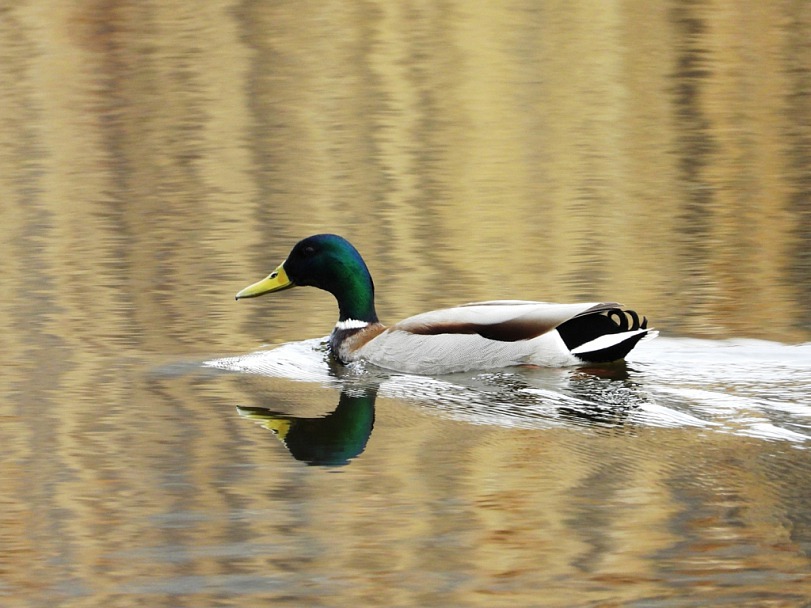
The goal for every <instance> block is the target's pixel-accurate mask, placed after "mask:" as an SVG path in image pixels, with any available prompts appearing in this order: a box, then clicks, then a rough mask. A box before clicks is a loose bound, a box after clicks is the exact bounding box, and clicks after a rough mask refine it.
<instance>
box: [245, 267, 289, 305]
mask: <svg viewBox="0 0 811 608" xmlns="http://www.w3.org/2000/svg"><path fill="white" fill-rule="evenodd" d="M291 287H295V284H294V283H293V281H291V280H290V278H289V277H288V276H287V273H286V272H285V271H284V264H280V265H279V267H278V268H276V270H274V271H273V272H271V273H270V274H269V275H268V276H266V277H265V278H264V279H262V280H261V281H257V282H256V283H254V284H253V285H248V286H247V287H246V288H245V289H243V290H242V291H240V292H239V293H238V294H237V297H236V299H237V300H241V299H242V298H255V297H256V296H261V295H263V294H266V293H272V292H274V291H281V290H282V289H289V288H291Z"/></svg>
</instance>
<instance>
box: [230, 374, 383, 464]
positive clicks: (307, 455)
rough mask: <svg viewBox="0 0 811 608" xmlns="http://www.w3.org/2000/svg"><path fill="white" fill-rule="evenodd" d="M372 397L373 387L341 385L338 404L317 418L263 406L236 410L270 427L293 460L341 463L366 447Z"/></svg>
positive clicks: (373, 413)
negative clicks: (349, 387) (352, 387)
mask: <svg viewBox="0 0 811 608" xmlns="http://www.w3.org/2000/svg"><path fill="white" fill-rule="evenodd" d="M376 399H377V390H376V389H369V388H366V389H362V390H359V389H346V388H345V389H344V390H343V391H342V392H341V397H340V399H339V400H338V407H336V408H335V410H334V411H333V412H331V413H330V414H327V415H326V416H323V417H317V418H300V417H296V416H291V415H289V414H281V413H278V412H274V411H273V410H270V409H267V408H263V407H237V411H238V412H239V414H240V415H241V416H244V417H245V418H248V419H250V420H253V421H254V422H257V423H259V424H261V425H262V426H263V427H265V428H266V429H269V430H271V431H273V433H274V434H275V435H276V436H277V437H278V438H279V439H280V440H281V441H282V443H283V444H284V445H285V446H286V447H287V449H288V450H289V451H290V454H291V455H292V456H293V458H295V459H296V460H301V461H303V462H306V463H307V464H309V465H321V466H342V465H346V464H348V463H349V462H350V460H352V459H353V458H357V457H358V456H359V455H360V454H361V453H362V452H363V450H364V449H365V448H366V442H367V441H368V440H369V436H370V435H371V434H372V427H373V426H374V420H375V400H376Z"/></svg>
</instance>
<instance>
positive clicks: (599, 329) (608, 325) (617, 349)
mask: <svg viewBox="0 0 811 608" xmlns="http://www.w3.org/2000/svg"><path fill="white" fill-rule="evenodd" d="M647 328H648V319H647V318H646V317H640V316H639V314H637V313H636V311H633V310H622V309H620V308H610V309H608V310H604V311H602V312H599V313H594V314H590V315H583V316H580V317H575V318H573V319H569V320H568V321H565V322H563V323H561V324H560V325H558V327H557V328H556V329H557V331H558V333H559V334H560V337H561V338H562V339H563V343H564V344H566V347H567V348H568V349H569V350H574V349H576V348H577V347H578V346H582V345H583V344H586V343H587V342H591V341H592V340H595V339H596V338H599V337H600V336H605V335H608V334H618V333H622V332H626V331H636V330H638V329H647ZM645 335H646V334H645V333H644V332H643V333H639V334H635V335H633V336H629V337H628V339H626V340H623V341H622V342H619V343H618V344H614V345H612V346H610V347H609V348H605V349H602V350H599V351H593V352H587V353H580V354H578V355H577V356H578V357H579V358H581V359H583V361H587V362H589V363H605V362H608V361H616V360H617V359H622V358H624V357H625V355H627V354H628V353H629V352H630V351H631V349H632V348H633V347H634V346H636V344H637V343H638V342H639V341H640V340H641V339H642V338H644V337H645Z"/></svg>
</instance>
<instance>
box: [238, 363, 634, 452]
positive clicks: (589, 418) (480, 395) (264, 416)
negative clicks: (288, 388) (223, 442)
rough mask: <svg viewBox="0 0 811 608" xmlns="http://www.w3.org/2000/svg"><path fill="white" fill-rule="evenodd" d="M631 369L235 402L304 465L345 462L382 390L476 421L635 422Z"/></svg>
mask: <svg viewBox="0 0 811 608" xmlns="http://www.w3.org/2000/svg"><path fill="white" fill-rule="evenodd" d="M633 376H634V373H633V371H632V370H629V368H628V367H627V365H626V364H625V363H617V364H611V365H600V366H594V367H583V368H578V369H573V370H566V371H561V370H552V371H550V370H539V369H534V370H533V369H522V370H513V371H505V372H500V373H498V374H478V375H472V376H469V377H453V380H454V381H453V382H450V381H448V378H450V377H448V378H446V379H445V380H439V379H436V378H427V377H417V376H391V377H388V378H387V379H377V378H376V379H375V382H373V383H371V386H370V383H368V382H364V383H362V384H361V385H360V386H359V385H358V383H357V382H354V381H351V382H349V383H348V384H345V385H344V386H343V388H342V390H341V394H340V398H339V400H338V405H337V407H336V408H335V410H334V411H332V412H331V413H329V414H327V415H326V416H319V417H303V416H295V415H291V414H289V413H281V412H278V411H274V410H272V409H268V408H264V407H238V408H237V411H238V412H239V414H240V415H241V416H243V417H245V418H247V419H250V420H252V421H254V422H256V423H258V424H260V425H261V426H263V427H264V428H266V429H268V430H270V431H273V433H274V434H275V435H276V436H277V437H278V438H279V439H280V440H281V441H282V443H283V444H284V445H285V446H286V447H287V449H288V450H289V452H290V454H291V455H292V456H293V457H294V458H295V459H297V460H300V461H302V462H306V463H307V464H309V465H320V466H342V465H346V464H349V462H351V461H352V460H353V459H355V458H357V457H358V456H360V455H361V454H362V453H363V452H364V450H365V449H366V444H367V442H368V441H369V437H370V436H371V433H372V429H373V427H374V420H375V400H376V399H377V395H378V391H379V390H380V391H382V392H383V393H384V394H385V395H386V396H387V397H394V398H396V399H397V400H399V401H404V402H410V403H413V404H414V405H416V406H417V407H421V408H426V409H430V410H431V411H432V412H434V413H436V414H438V415H444V416H450V417H452V418H456V419H461V420H469V421H471V422H473V423H476V424H492V425H495V426H502V425H504V426H515V425H519V426H522V427H524V428H528V427H533V428H539V429H541V428H548V427H551V426H559V425H560V424H561V423H563V424H572V425H578V426H583V425H586V426H595V427H603V428H605V427H616V428H619V427H624V426H627V425H629V424H630V425H634V420H635V413H636V412H637V411H638V410H639V408H640V407H641V405H642V404H643V403H645V401H646V400H647V397H646V395H645V391H644V390H642V389H641V388H640V387H639V385H638V384H637V383H636V382H635V381H634V380H633ZM344 380H345V379H344ZM355 380H356V379H355ZM367 380H368V379H367Z"/></svg>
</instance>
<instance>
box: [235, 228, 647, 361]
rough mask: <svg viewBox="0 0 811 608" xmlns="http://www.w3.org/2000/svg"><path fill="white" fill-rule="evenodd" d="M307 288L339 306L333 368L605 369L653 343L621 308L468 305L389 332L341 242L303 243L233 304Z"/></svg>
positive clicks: (327, 237)
mask: <svg viewBox="0 0 811 608" xmlns="http://www.w3.org/2000/svg"><path fill="white" fill-rule="evenodd" d="M305 285H309V286H312V287H318V288H319V289H323V290H325V291H328V292H330V293H331V294H332V295H333V296H335V299H336V300H337V301H338V313H339V315H338V322H337V324H336V325H335V328H334V329H333V330H332V333H331V334H330V337H329V348H330V351H331V353H332V355H333V357H334V358H335V359H336V360H337V361H339V362H340V363H344V364H346V363H349V362H352V361H358V360H365V361H368V362H369V363H372V364H374V365H377V366H379V367H382V368H386V369H389V370H393V371H399V372H406V373H414V374H446V373H454V372H463V371H474V370H489V369H496V368H502V367H508V366H513V365H537V366H543V367H564V366H569V365H578V364H584V363H603V362H609V361H615V360H618V359H623V358H624V357H625V356H626V355H627V354H628V353H629V352H630V351H631V349H632V348H633V347H634V346H636V344H637V343H638V342H639V341H640V340H642V339H643V338H645V337H653V336H655V335H656V332H655V331H653V330H652V329H648V322H647V319H646V318H645V317H640V316H639V315H638V314H637V313H635V312H634V311H632V310H623V309H622V308H621V305H620V304H617V303H616V302H588V303H578V304H552V303H548V302H529V301H525V300H497V301H492V302H472V303H470V304H464V305H462V306H457V307H455V308H445V309H441V310H434V311H431V312H425V313H422V314H418V315H416V316H413V317H409V318H407V319H405V320H403V321H400V322H399V323H396V324H395V325H392V326H390V327H386V326H385V325H383V324H382V323H380V321H379V320H378V317H377V312H376V311H375V300H374V293H375V289H374V283H373V282H372V276H371V274H370V273H369V269H368V268H367V267H366V263H365V262H364V261H363V258H362V257H361V255H360V253H358V250H357V249H355V247H353V246H352V244H351V243H349V241H347V240H346V239H344V238H342V237H340V236H337V235H335V234H317V235H315V236H311V237H308V238H306V239H304V240H302V241H300V242H299V243H297V244H296V246H295V247H293V250H292V251H291V252H290V254H289V255H288V256H287V259H286V260H285V261H284V262H283V263H282V264H280V265H279V266H278V267H277V268H276V269H275V270H274V271H273V272H271V273H270V274H269V275H268V276H267V277H265V278H264V279H262V280H261V281H258V282H257V283H254V284H252V285H249V286H248V287H246V288H245V289H243V290H242V291H240V292H239V293H238V294H237V295H236V299H237V300H240V299H243V298H253V297H256V296H260V295H263V294H266V293H271V292H274V291H282V290H283V289H289V288H291V287H297V286H305Z"/></svg>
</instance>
